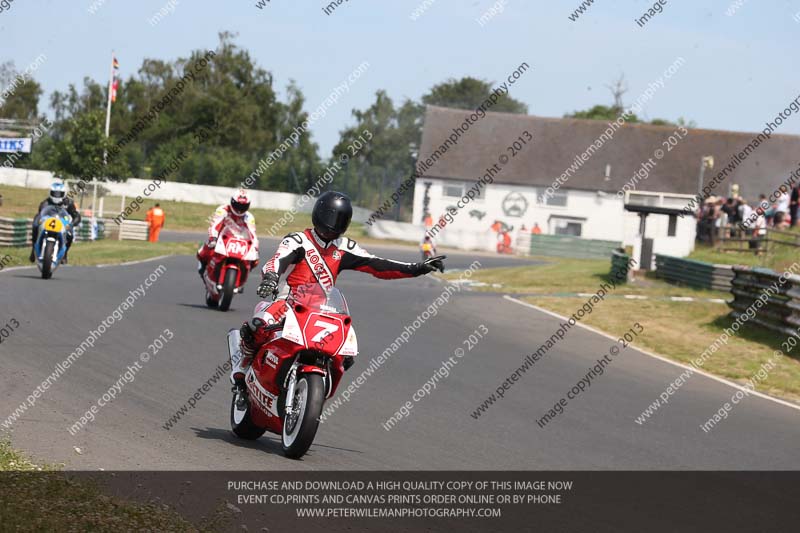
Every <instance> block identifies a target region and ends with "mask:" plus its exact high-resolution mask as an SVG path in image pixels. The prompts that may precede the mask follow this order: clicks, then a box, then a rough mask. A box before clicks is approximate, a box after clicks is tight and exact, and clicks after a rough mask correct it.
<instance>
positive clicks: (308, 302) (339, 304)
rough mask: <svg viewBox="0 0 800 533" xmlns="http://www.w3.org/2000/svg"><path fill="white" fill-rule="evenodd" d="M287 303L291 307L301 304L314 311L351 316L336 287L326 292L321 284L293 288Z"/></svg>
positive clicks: (342, 296)
mask: <svg viewBox="0 0 800 533" xmlns="http://www.w3.org/2000/svg"><path fill="white" fill-rule="evenodd" d="M286 301H287V302H288V303H289V304H291V305H297V304H300V305H302V306H304V307H306V308H308V309H309V310H312V311H320V312H323V313H336V314H339V315H347V316H350V309H349V308H348V307H347V301H346V300H345V299H344V295H343V294H342V292H341V291H340V290H339V289H337V288H336V287H331V288H330V289H328V290H325V289H324V288H322V286H321V285H320V284H319V283H307V284H305V285H298V286H297V287H293V288H292V289H291V290H290V291H289V296H288V298H287V300H286Z"/></svg>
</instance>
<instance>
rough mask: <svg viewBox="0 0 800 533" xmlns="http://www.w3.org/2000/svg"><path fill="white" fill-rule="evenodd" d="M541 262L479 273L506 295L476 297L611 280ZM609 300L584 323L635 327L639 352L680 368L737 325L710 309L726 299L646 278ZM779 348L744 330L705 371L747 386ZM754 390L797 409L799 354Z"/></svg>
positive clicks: (546, 302)
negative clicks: (683, 298)
mask: <svg viewBox="0 0 800 533" xmlns="http://www.w3.org/2000/svg"><path fill="white" fill-rule="evenodd" d="M538 259H541V260H542V261H546V262H547V264H544V265H536V266H524V267H512V268H494V269H485V270H479V271H477V272H475V274H473V276H472V278H471V279H472V280H475V281H482V282H485V283H488V284H492V283H501V284H502V285H503V287H502V288H501V289H492V288H491V287H480V288H477V289H476V290H483V291H494V290H499V291H502V292H503V293H506V294H513V293H537V294H558V293H562V294H564V293H578V292H580V293H594V292H595V291H597V290H598V288H599V287H600V284H601V283H603V282H604V281H607V280H608V272H609V268H610V261H606V260H597V261H589V260H579V259H562V258H554V257H540V258H538ZM445 277H449V278H456V277H458V275H457V274H456V273H454V274H449V275H447V274H446V275H445ZM609 294H610V296H611V297H606V299H605V300H604V301H603V302H600V303H599V304H597V310H596V311H594V312H592V313H591V314H589V315H587V316H585V317H584V319H583V320H582V323H583V324H586V325H588V326H591V327H594V328H596V329H599V330H602V331H605V332H607V333H609V334H611V335H615V336H620V335H623V334H624V333H625V332H626V331H628V329H629V328H630V327H631V326H632V324H633V323H634V322H637V321H638V322H639V323H640V324H641V325H642V327H643V328H644V332H643V333H642V334H640V335H639V336H638V337H637V338H636V340H635V341H634V345H635V346H638V347H640V348H643V349H646V350H649V351H652V352H655V353H658V354H660V355H663V356H665V357H669V358H671V359H673V360H675V361H680V362H684V363H685V362H688V361H691V360H693V359H695V358H697V357H698V356H699V355H700V354H701V353H702V352H703V351H704V350H705V349H706V348H707V347H708V346H709V345H710V344H712V343H713V342H714V341H715V340H716V339H717V337H718V336H719V335H720V334H721V333H722V331H723V329H724V328H726V327H728V326H730V324H731V323H732V320H731V319H730V318H728V313H729V308H728V306H727V305H725V304H721V303H715V302H710V301H705V299H708V298H722V299H726V300H730V299H731V298H732V296H731V295H730V293H726V292H718V291H708V290H697V289H692V288H688V287H681V286H677V285H671V284H668V283H665V282H663V281H661V280H657V279H655V278H652V277H646V278H644V279H639V280H637V281H636V282H634V283H629V284H625V285H620V286H618V287H617V289H616V290H614V291H612V292H610V293H609ZM624 294H628V295H639V296H647V297H648V299H646V300H632V299H624V298H619V297H614V296H619V295H624ZM670 296H689V297H693V298H699V299H700V300H695V301H692V302H676V301H670V300H663V299H661V298H665V297H670ZM520 297H521V298H522V299H523V300H524V301H526V302H530V303H532V304H534V305H537V306H539V307H542V308H544V309H548V310H550V311H553V312H555V313H558V314H561V315H565V316H569V315H572V314H573V313H575V312H576V311H577V310H578V309H579V308H580V307H581V306H582V305H583V304H584V302H585V301H586V299H587V298H586V297H566V296H559V297H554V296H524V295H520ZM782 340H783V338H782V336H780V335H778V334H776V333H771V332H766V331H765V330H762V329H760V328H757V327H752V326H750V325H747V324H745V326H744V327H742V328H741V329H740V330H739V334H738V335H737V336H735V337H733V338H732V339H731V340H730V341H729V342H728V344H727V345H725V346H723V347H722V348H720V349H719V350H718V351H717V352H715V353H714V354H713V355H712V356H711V357H710V358H708V359H707V360H706V362H705V364H704V367H703V368H704V369H705V370H707V371H709V372H711V373H713V374H716V375H718V376H722V377H725V378H728V379H730V380H732V381H738V382H744V381H746V380H747V379H748V378H750V377H752V376H753V374H754V373H755V372H756V371H757V370H758V368H759V367H760V366H761V365H762V364H763V363H765V362H766V361H768V360H769V359H770V358H771V357H772V355H773V351H774V350H780V347H781V346H780V343H781V341H782ZM609 342H611V341H609ZM757 390H759V391H761V392H765V393H767V394H772V395H775V396H780V397H783V398H786V399H789V400H792V401H795V402H798V403H800V349H798V350H797V351H796V352H794V353H791V354H784V355H782V356H781V357H780V360H779V361H778V364H777V366H776V368H774V369H773V370H771V371H770V373H769V376H768V377H767V379H766V380H765V381H764V382H763V383H761V384H759V385H758V386H757Z"/></svg>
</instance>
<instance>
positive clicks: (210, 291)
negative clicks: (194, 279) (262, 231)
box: [203, 225, 258, 311]
mask: <svg viewBox="0 0 800 533" xmlns="http://www.w3.org/2000/svg"><path fill="white" fill-rule="evenodd" d="M256 265H258V247H257V246H256V245H255V243H253V242H252V240H251V239H250V234H249V232H248V231H247V230H245V229H243V228H239V227H237V226H233V225H228V226H226V227H225V228H224V229H223V230H222V231H221V232H220V234H219V237H218V238H217V245H216V247H215V248H214V255H213V256H212V258H211V260H209V262H208V264H207V265H206V269H205V271H204V272H203V282H204V283H205V285H206V305H207V306H208V307H211V308H212V309H213V308H219V310H220V311H227V310H228V309H229V308H230V306H231V301H233V295H234V294H236V293H242V292H243V291H244V284H245V283H246V282H247V275H248V274H249V273H250V269H251V268H254V267H255V266H256Z"/></svg>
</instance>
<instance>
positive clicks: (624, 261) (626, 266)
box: [610, 250, 633, 283]
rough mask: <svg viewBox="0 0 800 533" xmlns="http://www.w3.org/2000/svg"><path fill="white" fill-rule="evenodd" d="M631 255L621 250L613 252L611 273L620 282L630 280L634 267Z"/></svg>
mask: <svg viewBox="0 0 800 533" xmlns="http://www.w3.org/2000/svg"><path fill="white" fill-rule="evenodd" d="M630 264H631V256H629V255H628V254H626V253H624V252H620V251H619V250H614V251H613V252H611V272H610V275H611V277H612V278H614V279H615V280H616V281H617V282H618V283H626V282H628V281H630V279H631V274H632V272H633V269H632V268H631V267H630Z"/></svg>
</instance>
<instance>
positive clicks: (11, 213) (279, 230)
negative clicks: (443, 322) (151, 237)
mask: <svg viewBox="0 0 800 533" xmlns="http://www.w3.org/2000/svg"><path fill="white" fill-rule="evenodd" d="M0 194H2V195H3V205H2V207H0V217H7V218H33V216H34V215H35V214H36V208H37V207H39V203H40V202H41V201H42V200H44V199H45V198H46V197H47V191H45V190H43V189H26V188H24V187H12V186H9V185H0ZM89 203H91V198H90V197H89V198H88V199H85V200H84V206H88V205H89ZM120 203H121V198H120V197H119V196H107V197H106V199H105V213H104V217H106V218H113V217H115V216H117V215H119V208H120ZM126 203H127V204H128V205H129V204H130V198H128V199H127V200H126ZM158 203H159V204H161V207H162V208H163V209H164V212H165V213H166V216H167V221H166V225H165V226H164V229H165V230H174V231H202V232H205V231H206V230H207V229H208V219H209V217H210V216H211V215H212V214H213V213H214V209H215V206H212V205H206V204H195V203H189V202H173V201H169V200H158ZM155 204H156V200H145V201H144V203H143V204H142V205H141V206H140V208H139V210H138V211H135V212H134V213H133V214H131V216H130V217H128V218H129V219H130V220H139V221H144V216H145V213H146V212H147V210H148V209H150V208H151V207H153V206H154V205H155ZM251 211H252V213H253V215H254V216H255V219H256V226H257V228H258V236H259V237H260V238H265V237H268V236H269V234H270V232H271V231H272V232H273V233H274V237H278V238H280V237H283V236H284V235H286V234H288V233H291V232H293V231H302V230H304V229H306V228H309V227H311V214H310V213H293V214H292V215H291V216H287V214H288V213H289V212H288V211H278V210H274V209H252V210H251ZM115 228H116V224H115V223H114V222H111V223H110V227H107V230H106V231H110V230H113V229H115ZM273 228H274V229H273ZM347 236H348V237H352V238H353V239H355V240H357V241H359V242H365V243H374V244H398V245H403V246H413V245H414V243H409V242H406V241H395V240H384V239H373V238H371V237H369V236H368V235H367V226H366V225H365V224H360V223H357V222H354V223H353V224H351V225H350V230H349V231H348V232H347ZM126 242H135V241H126Z"/></svg>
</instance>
